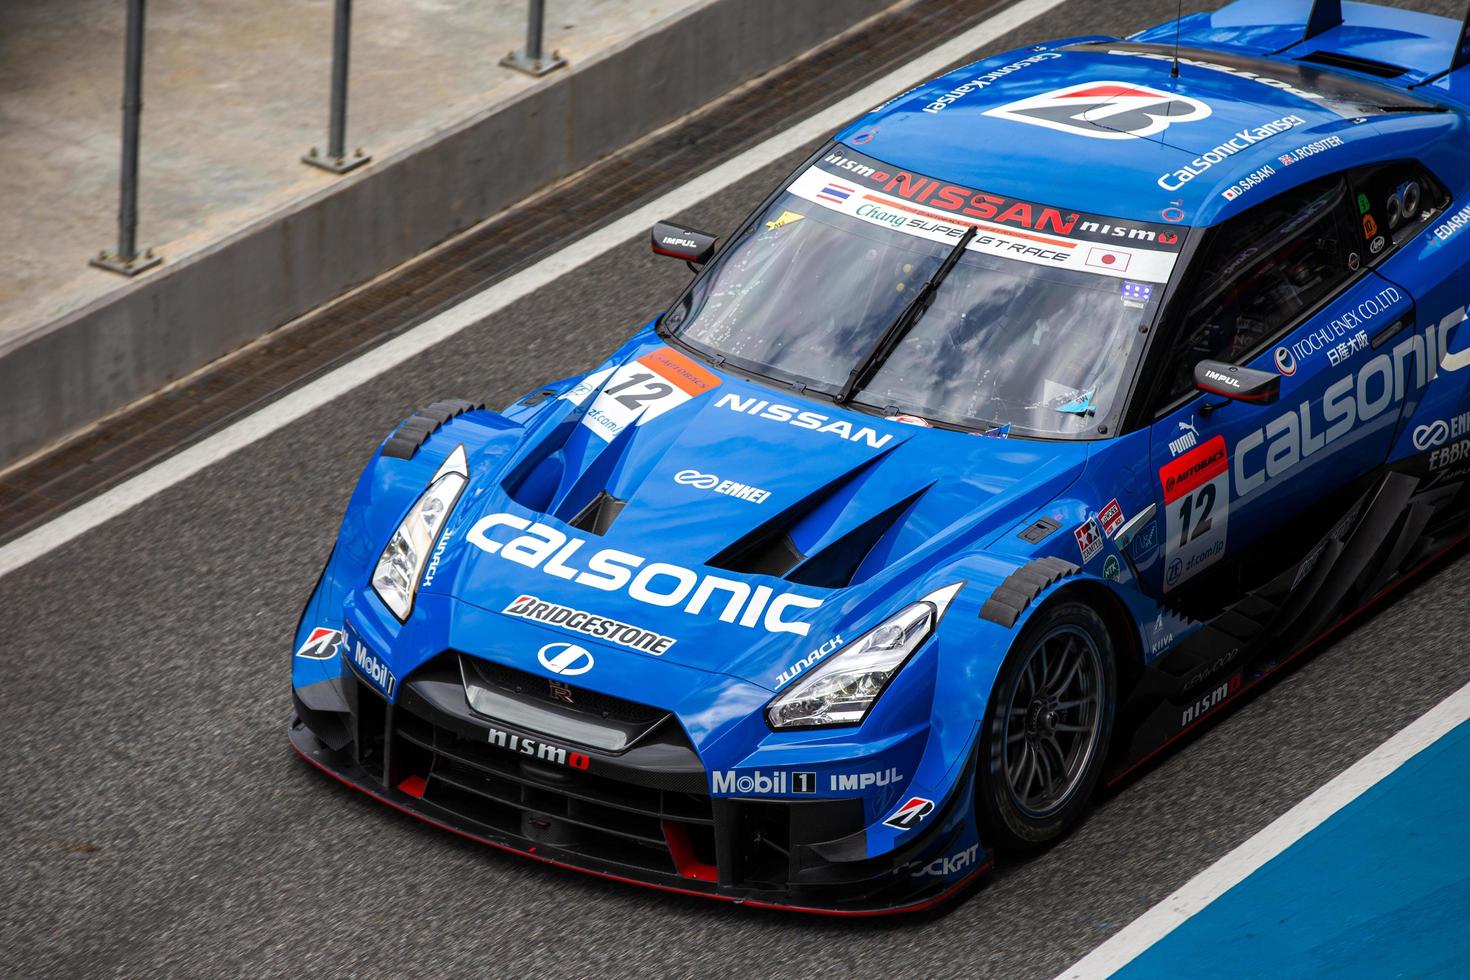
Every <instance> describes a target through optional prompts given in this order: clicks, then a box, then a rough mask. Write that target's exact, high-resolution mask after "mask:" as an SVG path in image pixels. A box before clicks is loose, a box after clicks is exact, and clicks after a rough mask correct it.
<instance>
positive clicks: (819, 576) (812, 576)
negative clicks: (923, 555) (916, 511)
mask: <svg viewBox="0 0 1470 980" xmlns="http://www.w3.org/2000/svg"><path fill="white" fill-rule="evenodd" d="M927 489H928V488H927V487H926V488H925V490H927ZM925 490H920V491H919V492H918V493H915V494H913V495H912V496H910V497H909V498H908V499H906V500H900V501H899V502H898V503H896V504H894V505H893V506H892V507H889V508H888V509H887V510H885V511H883V512H882V513H880V514H877V515H875V516H873V517H870V518H868V520H866V521H864V522H863V523H861V524H859V525H858V526H857V527H855V528H853V529H852V530H851V531H848V532H847V533H846V534H844V535H843V536H842V537H840V538H838V539H837V540H836V541H833V542H832V543H831V544H829V545H827V547H825V548H823V549H822V550H821V551H818V552H817V553H816V554H814V555H812V556H811V557H810V558H808V559H807V560H806V561H805V562H803V563H802V564H801V565H800V566H798V567H797V568H795V569H793V570H792V571H791V572H790V574H788V575H787V576H786V578H787V580H788V581H791V582H795V583H797V584H798V585H811V586H815V587H816V588H819V589H844V588H846V587H847V586H849V585H851V584H852V583H853V579H854V578H856V577H857V574H858V570H859V569H861V568H862V567H863V562H864V561H865V560H866V559H867V557H868V556H869V555H870V554H872V552H873V548H874V547H876V546H877V544H878V542H880V541H882V540H883V539H884V537H886V536H887V535H888V533H889V532H890V531H892V530H893V528H894V525H896V524H897V523H898V522H899V520H900V519H901V518H902V517H903V515H904V514H906V513H907V512H908V511H909V509H910V508H911V507H913V506H914V504H916V503H918V501H919V498H920V497H922V496H923V495H924V493H925Z"/></svg>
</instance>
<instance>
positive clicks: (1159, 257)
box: [662, 147, 1181, 438]
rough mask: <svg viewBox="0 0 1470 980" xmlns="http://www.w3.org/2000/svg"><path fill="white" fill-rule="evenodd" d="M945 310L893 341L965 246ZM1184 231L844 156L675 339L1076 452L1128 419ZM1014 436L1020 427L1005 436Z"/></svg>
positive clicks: (670, 317) (828, 160)
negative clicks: (885, 340) (1070, 444)
mask: <svg viewBox="0 0 1470 980" xmlns="http://www.w3.org/2000/svg"><path fill="white" fill-rule="evenodd" d="M971 227H974V228H975V229H976V234H975V236H974V238H973V239H972V240H971V241H970V243H969V245H968V246H967V247H966V249H965V250H964V252H963V254H962V255H961V256H960V258H959V261H958V263H957V264H956V265H955V266H954V268H953V270H952V271H951V272H950V273H949V275H948V277H947V278H945V279H944V281H943V283H942V285H940V287H939V288H938V290H937V291H936V292H935V294H934V301H933V305H932V306H930V307H929V309H928V311H927V312H926V313H925V314H924V315H923V317H922V318H920V319H919V320H918V321H917V323H915V324H914V325H913V326H912V328H911V329H910V330H908V332H907V333H906V335H904V336H903V337H902V338H901V339H900V340H899V341H898V343H897V344H896V345H895V346H893V348H892V350H891V353H889V354H888V355H887V356H886V357H877V358H872V359H869V355H870V353H871V352H872V351H873V350H874V348H875V346H876V345H877V344H878V340H879V338H880V337H881V336H882V334H883V333H884V331H885V330H887V329H888V328H889V327H890V326H891V325H892V324H893V323H894V322H895V320H897V319H898V318H899V316H900V315H901V314H902V312H903V310H904V308H905V307H906V306H907V305H908V303H909V301H910V300H911V299H912V298H913V296H914V295H915V293H916V292H917V291H918V290H919V289H920V288H921V287H922V286H923V285H924V283H925V281H926V280H927V279H929V277H930V276H932V275H933V274H934V272H935V271H936V270H937V269H938V268H939V267H940V265H941V263H942V262H943V261H944V258H945V256H946V255H947V254H948V253H949V252H950V251H951V250H953V249H954V248H955V247H956V245H957V244H958V243H959V241H960V239H961V237H962V236H963V235H964V234H965V232H966V230H967V229H969V228H971ZM1180 238H1181V231H1180V229H1179V228H1178V227H1177V226H1174V225H1168V224H1159V225H1153V224H1144V223H1139V222H1122V221H1115V220H1113V219H1109V218H1106V217H1100V216H1096V215H1081V214H1077V213H1074V212H1070V211H1065V210H1061V209H1056V208H1051V207H1046V206H1043V205H1037V204H1031V203H1028V202H1022V201H1015V200H1013V199H1008V198H1003V197H1000V196H998V195H994V194H988V193H984V192H981V191H976V190H972V189H970V188H965V187H961V186H959V185H955V184H948V183H945V182H943V181H938V180H934V179H933V178H928V177H924V176H922V175H916V174H912V173H910V172H907V171H904V170H901V169H897V168H893V167H890V166H887V165H885V164H883V163H881V162H879V161H877V160H872V159H871V158H868V157H864V156H862V155H860V154H857V153H855V152H853V151H851V150H848V149H846V148H844V147H838V148H836V149H834V150H832V151H830V152H829V153H827V154H826V155H824V157H823V158H822V159H821V160H820V161H819V162H818V163H817V164H815V165H813V166H812V167H810V168H809V169H807V170H806V171H805V172H803V173H801V174H799V175H798V176H797V177H796V178H795V179H794V180H793V181H792V183H791V184H790V185H788V186H787V188H786V189H785V190H784V191H783V192H782V193H781V194H780V195H778V197H777V198H776V200H775V201H774V203H773V204H772V205H771V206H770V208H768V209H767V211H766V212H765V213H764V214H762V215H761V216H760V218H759V220H757V221H756V222H754V223H753V224H752V225H751V226H750V228H749V229H748V230H747V231H746V232H745V233H744V234H743V236H742V237H740V238H739V239H738V240H736V241H735V242H733V243H732V244H731V246H730V247H729V248H727V249H726V250H725V251H724V252H723V253H722V254H721V255H720V257H719V258H718V259H717V260H716V262H715V263H714V264H712V265H711V266H710V267H709V268H708V269H706V270H705V272H704V273H703V275H702V276H701V277H700V278H699V280H698V281H697V282H696V283H695V285H694V287H693V288H692V289H691V290H690V292H689V293H688V294H687V295H686V296H685V298H684V300H683V301H682V302H681V303H680V304H679V305H677V306H676V307H675V308H673V309H672V310H670V311H669V313H668V314H667V315H666V316H665V317H664V319H663V323H662V326H663V328H664V329H665V330H666V331H667V332H669V333H671V334H672V335H673V336H675V337H677V338H678V339H679V340H680V341H682V342H683V343H684V344H686V345H687V346H689V347H690V348H691V349H693V350H695V351H696V352H699V353H702V354H704V355H705V356H707V357H709V358H711V359H712V360H714V361H715V362H717V363H722V364H723V363H728V364H729V365H730V366H732V367H735V368H738V369H741V370H743V371H746V372H748V373H751V374H755V375H758V376H762V377H766V378H770V379H773V380H776V381H779V382H784V383H787V384H791V385H794V386H798V387H800V388H802V389H809V390H812V391H816V392H821V393H825V394H828V395H836V394H837V393H838V392H839V391H841V389H842V388H843V385H844V384H845V383H846V382H847V381H848V378H849V375H850V374H851V373H852V372H853V371H854V369H856V368H859V367H860V366H864V367H865V368H866V369H865V370H864V371H863V372H862V377H861V383H860V384H859V385H858V386H857V387H856V389H855V390H854V391H853V393H852V402H853V403H854V404H855V405H859V406H863V407H865V408H866V409H868V410H871V411H876V412H880V413H882V414H885V415H904V416H909V417H911V420H913V421H919V420H923V421H929V422H935V423H940V424H946V425H953V426H959V427H962V428H970V429H976V430H991V431H993V430H996V429H997V428H1001V431H1004V432H1009V433H1011V434H1015V435H1032V436H1038V437H1044V438H1067V437H1077V436H1082V435H1087V434H1092V433H1094V432H1096V431H1097V429H1098V426H1099V425H1101V424H1104V423H1105V422H1106V421H1107V420H1108V419H1109V418H1112V417H1114V416H1115V415H1116V414H1117V413H1118V412H1119V411H1121V407H1122V406H1121V405H1119V404H1118V402H1119V400H1120V399H1121V398H1122V397H1123V396H1124V394H1125V393H1126V387H1127V386H1126V384H1125V381H1126V372H1127V371H1128V370H1129V369H1130V367H1131V364H1132V361H1133V354H1134V348H1135V345H1137V344H1138V343H1139V342H1140V341H1141V339H1142V336H1143V333H1142V331H1141V330H1140V327H1141V326H1143V325H1146V324H1148V323H1150V322H1151V321H1152V319H1153V317H1154V313H1155V310H1156V307H1157V304H1158V302H1159V300H1160V295H1161V294H1162V292H1163V289H1162V288H1161V284H1162V283H1164V282H1166V281H1167V280H1168V278H1169V275H1170V273H1171V271H1172V270H1173V267H1174V260H1175V259H1176V257H1177V253H1178V247H1179V241H1180ZM1007 427H1008V428H1007Z"/></svg>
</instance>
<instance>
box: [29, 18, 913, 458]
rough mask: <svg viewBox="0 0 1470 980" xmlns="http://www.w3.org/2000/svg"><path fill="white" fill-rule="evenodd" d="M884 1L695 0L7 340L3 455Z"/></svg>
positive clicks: (232, 343)
mask: <svg viewBox="0 0 1470 980" xmlns="http://www.w3.org/2000/svg"><path fill="white" fill-rule="evenodd" d="M894 5H895V4H894V0H842V3H841V5H840V11H839V10H838V9H836V8H837V6H838V5H836V4H833V3H831V2H829V0H822V2H818V0H705V2H703V3H701V4H699V5H697V6H694V7H692V8H690V9H689V10H688V11H686V12H685V13H683V14H681V15H679V16H677V17H675V18H671V19H670V20H667V21H664V22H662V23H660V24H658V25H655V26H654V27H653V28H651V29H649V30H648V31H646V32H644V33H642V34H639V35H637V36H635V37H633V38H630V39H628V40H627V41H626V42H624V43H622V44H620V45H617V46H615V47H613V48H610V49H608V50H606V51H603V52H601V53H599V54H598V55H595V56H593V57H589V58H587V59H586V60H585V61H583V62H582V63H580V64H575V65H573V66H572V67H571V69H570V70H568V71H564V72H561V73H558V74H556V75H552V76H549V77H548V78H547V79H545V80H544V81H543V82H542V83H540V84H538V85H537V86H535V87H534V88H531V89H528V90H527V91H526V92H524V93H523V94H522V95H521V96H519V97H517V98H514V99H512V100H509V101H507V102H503V103H500V104H497V105H495V106H494V107H492V108H490V109H487V110H486V111H485V112H483V113H481V114H479V115H476V116H474V117H471V118H469V119H466V120H465V121H463V122H462V123H460V124H459V125H457V126H455V127H452V128H450V129H448V130H445V131H442V132H439V133H435V134H434V135H433V136H431V137H429V138H426V139H424V140H423V141H422V142H420V143H418V144H416V145H414V146H412V147H410V148H408V149H406V150H404V151H402V152H400V153H397V154H394V155H392V156H389V157H386V158H384V159H382V160H378V161H375V162H374V163H373V164H371V165H369V166H368V167H366V168H364V169H363V170H361V171H359V172H357V173H354V174H351V175H349V176H347V177H344V178H343V179H342V180H341V181H340V182H338V183H336V184H333V185H332V186H331V187H330V188H327V189H325V190H323V191H321V192H319V193H317V194H315V195H313V196H311V197H307V198H304V199H302V200H300V201H297V202H294V203H293V204H292V205H290V206H289V207H286V208H283V209H281V210H279V211H277V212H275V213H273V214H271V215H268V216H267V217H265V218H263V219H261V220H259V221H256V222H254V223H252V224H250V225H248V226H246V227H244V228H241V229H240V230H239V231H238V232H236V233H234V234H232V235H230V236H229V237H227V238H224V239H222V240H220V241H218V242H216V243H213V244H211V245H208V246H206V247H204V248H202V249H200V250H199V251H197V252H194V253H192V254H189V255H187V256H185V257H183V258H181V259H179V260H177V261H175V262H171V263H170V264H168V265H166V266H164V267H163V268H160V269H159V270H157V271H155V272H151V273H148V274H146V275H144V276H143V277H140V279H139V280H138V281H136V282H133V283H130V284H129V285H128V286H127V287H126V288H124V289H122V290H119V291H117V292H114V293H112V294H109V295H108V296H106V297H104V298H103V299H102V300H99V301H98V302H95V303H93V304H92V305H90V306H88V307H84V308H82V309H80V310H78V311H76V312H73V313H70V314H68V315H66V316H64V317H61V318H59V319H57V320H55V321H53V322H51V323H47V324H44V325H40V326H38V327H37V328H36V329H34V330H31V331H28V332H26V333H24V334H22V335H21V336H19V337H16V338H15V339H13V340H11V341H9V342H7V343H6V344H5V345H4V346H3V347H0V468H3V467H4V466H5V465H7V464H8V463H11V462H13V461H15V460H17V459H19V458H21V457H23V456H25V455H27V454H29V453H32V452H34V451H36V450H38V449H41V448H43V447H44V446H46V445H48V444H50V443H52V442H55V441H56V440H58V439H60V438H62V437H64V436H66V435H67V434H69V433H71V432H74V431H76V430H78V429H81V428H84V427H85V426H87V425H89V424H91V423H92V422H94V421H96V420H97V419H99V418H101V417H102V416H104V415H106V414H108V413H110V412H113V411H115V410H117V409H119V408H121V407H123V406H125V405H127V404H128V403H130V402H132V401H134V400H136V399H138V398H140V397H142V396H144V395H147V394H149V393H150V392H153V391H156V390H157V389H159V388H160V387H163V386H164V385H166V384H168V383H170V382H172V381H174V380H177V379H178V378H181V377H183V376H185V375H187V374H189V373H190V372H192V371H194V370H196V369H197V368H199V367H201V366H203V365H204V364H207V363H208V362H210V361H212V360H214V359H216V358H218V357H220V356H222V355H224V354H227V353H229V352H230V351H232V350H235V349H237V348H239V347H240V346H242V345H243V344H246V343H248V342H250V341H251V340H254V339H256V338H258V337H260V336H261V335H263V334H265V333H267V332H269V331H270V330H273V329H275V328H276V327H278V326H280V325H282V324H284V323H286V322H288V321H290V320H292V319H294V318H295V317H297V316H300V315H301V314H303V313H305V312H307V311H309V310H311V309H313V308H314V307H317V306H320V305H321V304H323V303H325V302H327V301H329V300H331V299H332V298H333V297H335V296H337V295H339V294H341V293H342V292H343V291H344V290H346V289H349V288H351V287H352V286H354V285H356V284H358V283H362V282H364V281H366V280H368V279H371V278H373V277H374V276H377V275H380V274H381V273H383V272H385V271H387V270H388V269H391V268H393V267H394V266H396V265H398V264H400V263H402V262H405V261H407V260H408V259H411V258H413V257H414V256H415V255H417V254H419V253H420V252H422V251H423V250H425V249H427V248H429V247H430V246H433V245H435V244H437V243H439V242H442V241H444V240H445V239H446V238H449V237H450V236H452V235H454V234H456V233H458V232H460V231H463V230H464V229H466V228H469V227H471V226H472V225H475V224H477V223H479V222H480V221H482V220H484V219H485V218H487V217H490V216H491V215H493V214H495V213H497V212H498V211H501V210H504V209H505V208H506V207H508V206H510V205H512V204H514V203H515V202H517V201H518V200H520V199H522V198H524V197H526V196H527V195H528V194H530V193H532V192H534V191H536V190H538V189H540V188H542V187H544V186H546V185H548V184H550V183H552V182H554V181H556V180H558V179H560V178H562V177H564V176H566V175H568V174H570V173H573V172H575V171H577V170H579V169H581V168H582V167H585V166H587V165H588V164H590V163H592V162H593V161H595V160H597V159H598V158H600V157H603V156H606V155H607V154H608V153H610V152H613V151H615V150H617V149H619V148H621V147H623V146H626V145H627V144H628V143H631V142H633V141H634V140H636V139H637V138H639V137H641V136H643V135H645V134H646V133H649V132H651V131H652V130H654V129H657V128H658V127H660V126H662V125H664V124H666V123H668V122H671V121H672V120H674V119H676V118H678V117H679V116H681V115H684V114H685V113H687V112H689V111H691V110H693V109H695V108H697V107H698V106H700V105H702V104H704V103H706V102H709V101H711V100H713V99H715V98H718V97H719V96H721V95H723V94H724V93H725V92H727V91H729V90H730V89H732V88H734V87H736V86H737V85H739V84H740V83H742V82H744V81H747V80H748V79H750V78H753V77H755V76H756V75H759V74H761V73H762V72H765V71H768V70H770V69H771V68H774V67H776V66H778V65H780V64H782V63H784V62H786V61H789V60H791V59H792V58H794V57H797V56H799V55H801V54H803V53H805V52H806V51H808V50H810V49H812V48H814V47H817V46H818V45H820V44H821V43H822V42H824V41H827V40H830V39H831V38H832V37H834V36H835V35H837V34H839V33H841V32H842V31H843V30H845V29H847V28H850V27H851V26H853V25H854V24H855V23H857V22H858V21H859V20H862V19H864V18H866V17H869V16H871V15H873V14H876V13H878V12H879V11H881V10H883V9H886V8H888V7H890V6H894Z"/></svg>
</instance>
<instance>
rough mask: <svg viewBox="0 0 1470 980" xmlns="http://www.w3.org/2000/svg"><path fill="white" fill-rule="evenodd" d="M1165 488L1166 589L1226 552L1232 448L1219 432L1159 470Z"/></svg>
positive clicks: (1173, 586) (1192, 574) (1180, 583)
mask: <svg viewBox="0 0 1470 980" xmlns="http://www.w3.org/2000/svg"><path fill="white" fill-rule="evenodd" d="M1159 482H1160V483H1162V484H1163V488H1164V529H1165V532H1166V534H1167V538H1166V540H1165V544H1164V591H1166V592H1167V591H1169V590H1170V589H1173V588H1177V587H1178V586H1180V585H1182V584H1183V583H1184V582H1186V581H1188V580H1189V579H1190V578H1192V577H1194V576H1195V575H1197V574H1199V573H1200V572H1202V571H1204V570H1205V569H1206V568H1209V567H1210V566H1211V565H1213V564H1214V563H1215V562H1217V561H1219V560H1220V559H1221V558H1223V557H1225V541H1226V535H1227V532H1228V531H1229V519H1230V454H1229V453H1228V452H1227V451H1226V449H1225V437H1224V436H1215V437H1214V438H1213V439H1210V440H1209V441H1208V442H1204V443H1201V444H1200V445H1199V446H1196V447H1195V448H1194V449H1192V450H1190V451H1189V452H1187V453H1185V454H1184V455H1183V456H1180V457H1179V458H1178V459H1175V460H1172V461H1170V462H1169V463H1167V464H1165V465H1164V467H1163V468H1162V469H1160V470H1159Z"/></svg>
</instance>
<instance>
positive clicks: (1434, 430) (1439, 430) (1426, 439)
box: [1414, 419, 1450, 453]
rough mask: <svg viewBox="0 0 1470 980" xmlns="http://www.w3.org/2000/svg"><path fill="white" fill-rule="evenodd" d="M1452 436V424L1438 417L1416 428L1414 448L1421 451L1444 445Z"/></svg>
mask: <svg viewBox="0 0 1470 980" xmlns="http://www.w3.org/2000/svg"><path fill="white" fill-rule="evenodd" d="M1449 438H1450V424H1449V423H1448V422H1446V421H1445V420H1444V419H1436V420H1434V421H1433V422H1431V423H1429V424H1428V425H1420V426H1416V427H1415V429H1414V448H1415V449H1417V450H1419V451H1420V452H1421V453H1422V452H1424V451H1425V450H1426V449H1433V448H1434V447H1435V446H1443V445H1444V444H1445V443H1446V442H1447V441H1448V440H1449Z"/></svg>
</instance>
